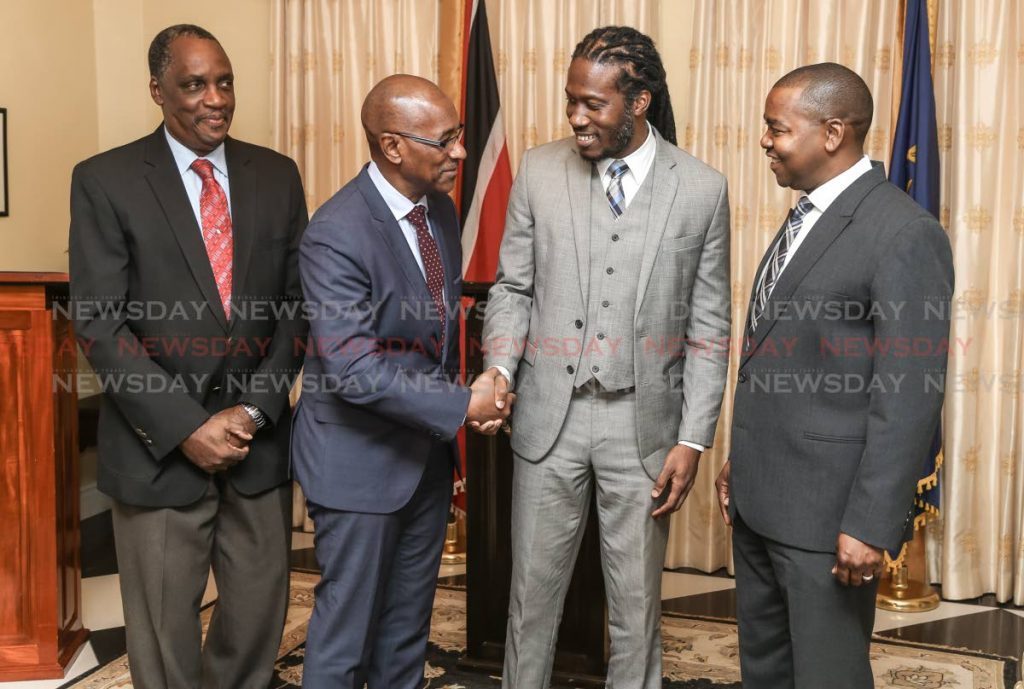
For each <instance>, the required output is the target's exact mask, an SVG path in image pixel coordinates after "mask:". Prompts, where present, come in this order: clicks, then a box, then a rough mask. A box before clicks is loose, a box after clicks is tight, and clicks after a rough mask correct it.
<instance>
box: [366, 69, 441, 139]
mask: <svg viewBox="0 0 1024 689" xmlns="http://www.w3.org/2000/svg"><path fill="white" fill-rule="evenodd" d="M449 111H450V112H449ZM454 112H455V106H453V105H452V102H451V100H449V98H448V96H446V95H444V92H443V91H441V89H440V88H438V87H437V85H436V84H435V83H434V82H432V81H428V80H427V79H423V78H422V77H417V76H413V75H411V74H395V75H392V76H390V77H387V78H386V79H384V80H382V81H380V82H378V83H377V85H376V86H374V87H373V88H372V89H370V92H369V93H368V94H366V100H364V101H363V109H362V111H361V112H360V119H361V120H362V123H363V129H364V130H365V131H366V139H367V141H368V142H369V143H370V150H371V152H372V151H374V149H377V150H379V149H380V136H381V134H384V133H386V132H413V133H416V134H422V135H423V136H427V137H429V136H430V134H429V133H426V132H427V131H428V130H429V128H430V126H431V125H432V124H433V125H435V128H436V124H437V123H438V122H440V121H441V120H442V118H443V117H444V116H445V115H448V114H451V113H454ZM457 117H458V116H457V115H456V119H457Z"/></svg>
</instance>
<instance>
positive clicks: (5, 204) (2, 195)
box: [0, 108, 11, 218]
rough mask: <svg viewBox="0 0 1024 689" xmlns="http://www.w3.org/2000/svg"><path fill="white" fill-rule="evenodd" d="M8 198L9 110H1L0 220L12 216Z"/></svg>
mask: <svg viewBox="0 0 1024 689" xmlns="http://www.w3.org/2000/svg"><path fill="white" fill-rule="evenodd" d="M10 212H11V208H10V202H9V201H8V198H7V108H0V218H5V217H7V216H8V215H10Z"/></svg>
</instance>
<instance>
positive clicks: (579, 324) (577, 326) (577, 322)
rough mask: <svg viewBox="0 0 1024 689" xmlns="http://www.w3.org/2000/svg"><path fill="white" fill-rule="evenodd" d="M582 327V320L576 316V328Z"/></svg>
mask: <svg viewBox="0 0 1024 689" xmlns="http://www.w3.org/2000/svg"><path fill="white" fill-rule="evenodd" d="M582 327H583V321H581V320H579V319H578V318H577V319H576V328H577V329H578V328H582Z"/></svg>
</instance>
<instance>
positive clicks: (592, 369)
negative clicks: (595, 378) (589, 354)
mask: <svg viewBox="0 0 1024 689" xmlns="http://www.w3.org/2000/svg"><path fill="white" fill-rule="evenodd" d="M590 370H591V371H593V372H594V373H597V372H598V371H600V370H601V367H600V366H591V367H590Z"/></svg>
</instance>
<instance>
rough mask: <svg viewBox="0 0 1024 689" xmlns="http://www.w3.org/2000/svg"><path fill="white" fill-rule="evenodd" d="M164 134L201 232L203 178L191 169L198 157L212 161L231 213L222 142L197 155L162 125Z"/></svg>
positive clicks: (214, 175) (214, 176) (215, 174)
mask: <svg viewBox="0 0 1024 689" xmlns="http://www.w3.org/2000/svg"><path fill="white" fill-rule="evenodd" d="M164 136H166V137H167V144H168V145H169V146H170V147H171V155H172V156H174V166H175V167H176V168H177V169H178V174H180V175H181V181H182V182H184V183H185V193H186V194H188V201H189V203H191V204H192V212H193V213H194V214H195V216H196V223H198V224H199V233H200V234H202V232H203V219H202V216H201V215H200V213H199V196H200V194H202V192H203V178H202V177H200V176H199V173H198V172H196V171H195V170H193V169H192V163H193V162H195V161H196V160H198V159H199V158H204V159H206V160H209V161H210V162H211V163H213V178H214V179H215V180H217V183H218V184H220V186H221V188H223V189H224V196H225V197H227V200H228V215H229V216H230V215H231V185H230V184H229V182H228V161H227V157H225V155H224V144H223V143H221V145H220V146H218V147H217V148H215V149H213V150H212V151H210V153H208V154H207V155H204V156H197V155H196V154H195V153H194V152H193V151H192V149H190V148H188V147H187V146H185V144H183V143H181V142H180V141H178V140H177V139H175V138H174V137H173V136H171V133H170V132H169V131H167V127H166V126H165V127H164Z"/></svg>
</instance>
